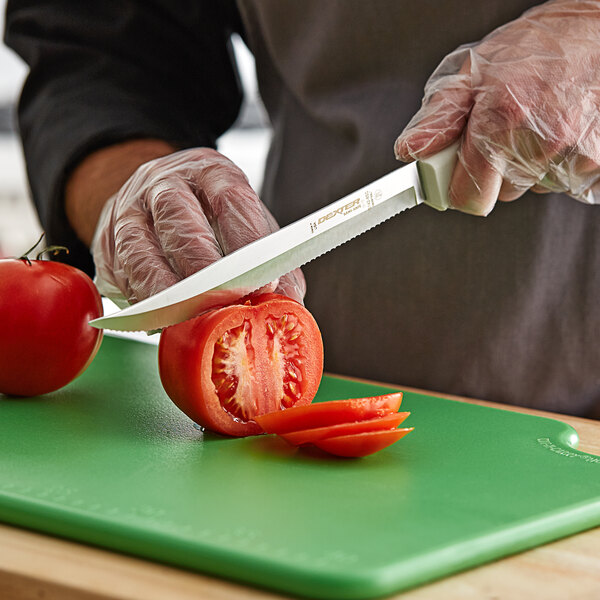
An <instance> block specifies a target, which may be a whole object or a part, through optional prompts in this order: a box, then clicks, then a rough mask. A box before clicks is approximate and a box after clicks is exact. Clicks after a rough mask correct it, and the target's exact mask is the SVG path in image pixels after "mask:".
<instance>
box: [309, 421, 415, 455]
mask: <svg viewBox="0 0 600 600" xmlns="http://www.w3.org/2000/svg"><path fill="white" fill-rule="evenodd" d="M413 429H414V427H408V428H406V429H388V430H384V431H368V432H366V433H356V434H353V435H342V436H338V437H330V438H326V439H324V440H318V441H316V442H314V444H315V446H316V447H317V448H320V449H321V450H324V451H325V452H329V454H335V455H336V456H343V457H346V458H359V457H361V456H369V455H370V454H375V452H379V451H380V450H383V449H384V448H387V447H388V446H391V445H392V444H394V443H396V442H397V441H398V440H400V439H402V438H403V437H404V436H405V435H406V434H407V433H410V432H411V431H412V430H413Z"/></svg>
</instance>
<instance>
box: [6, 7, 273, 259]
mask: <svg viewBox="0 0 600 600" xmlns="http://www.w3.org/2000/svg"><path fill="white" fill-rule="evenodd" d="M5 5H6V0H0V30H1V31H2V32H4V11H5ZM232 42H233V47H234V51H235V55H236V60H237V63H238V67H239V70H240V75H241V79H242V83H243V85H244V103H243V106H242V110H241V113H240V116H239V118H238V120H237V122H236V123H235V124H234V126H233V128H232V129H230V130H229V131H228V132H227V133H226V134H225V135H223V136H222V137H221V138H220V139H219V140H218V149H219V150H220V151H221V152H222V153H223V154H225V155H226V156H228V157H229V158H230V159H231V160H233V161H234V162H235V163H236V164H237V165H238V166H239V167H240V168H241V169H242V170H243V171H244V172H245V173H246V175H247V176H248V179H249V180H250V183H251V184H252V186H253V187H254V189H255V190H257V191H259V190H260V186H261V183H262V173H263V167H264V161H265V158H266V154H267V150H268V145H269V140H270V130H269V127H268V120H267V118H266V114H265V111H264V108H263V105H262V103H261V101H260V97H259V95H258V89H257V84H256V73H255V69H254V59H253V57H252V54H251V53H250V52H249V51H248V49H247V48H246V46H245V45H244V43H243V42H242V40H241V39H240V38H239V37H237V36H236V37H234V38H233V39H232ZM26 76H27V67H26V65H25V64H24V63H23V61H22V60H21V59H20V58H19V57H18V56H17V55H16V54H15V53H14V52H13V51H12V50H10V49H9V48H7V47H6V46H5V45H3V44H0V257H3V256H14V255H20V254H22V253H23V252H25V251H26V250H27V249H28V248H30V247H31V246H33V244H34V243H35V241H36V240H37V238H38V237H39V236H40V234H41V227H40V224H39V222H38V219H37V215H36V213H35V209H34V208H33V205H32V203H31V199H30V195H29V189H28V183H27V177H26V173H25V165H24V161H23V155H22V150H21V144H20V141H19V138H18V135H17V131H16V105H17V102H18V98H19V94H20V91H21V87H22V85H23V81H24V80H25V77H26Z"/></svg>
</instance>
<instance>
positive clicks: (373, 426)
mask: <svg viewBox="0 0 600 600" xmlns="http://www.w3.org/2000/svg"><path fill="white" fill-rule="evenodd" d="M314 406H316V404H315V405H314ZM408 415H410V413H408V412H397V413H394V414H391V415H387V416H386V417H379V418H378V419H367V420H366V421H353V422H350V423H340V424H338V425H329V426H327V427H316V428H314V429H301V430H300V431H290V432H289V433H281V434H279V435H280V436H281V437H282V438H283V439H284V440H286V441H288V442H290V444H293V445H294V446H300V445H302V444H311V443H312V444H314V443H316V442H318V441H319V440H324V439H326V438H330V437H337V436H340V435H351V434H355V433H365V432H367V431H380V430H383V429H395V428H396V427H398V425H400V423H402V421H404V419H406V417H408Z"/></svg>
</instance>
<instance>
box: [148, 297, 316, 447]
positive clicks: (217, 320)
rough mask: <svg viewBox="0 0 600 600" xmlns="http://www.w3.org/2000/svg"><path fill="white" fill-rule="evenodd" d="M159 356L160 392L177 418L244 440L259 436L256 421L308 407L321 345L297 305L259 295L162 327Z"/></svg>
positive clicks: (313, 326)
mask: <svg viewBox="0 0 600 600" xmlns="http://www.w3.org/2000/svg"><path fill="white" fill-rule="evenodd" d="M158 359H159V373H160V378H161V382H162V384H163V387H164V388H165V391H166V392H167V394H168V395H169V397H170V398H171V400H172V401H173V402H174V403H175V404H176V405H177V406H178V407H179V408H180V409H181V410H182V411H183V412H184V413H186V414H187V415H188V416H189V417H190V418H192V419H193V420H194V421H196V422H197V423H198V424H199V425H202V426H204V427H207V428H209V429H212V430H213V431H217V432H220V433H224V434H228V435H235V436H244V435H253V434H258V433H261V432H262V429H261V427H260V426H259V425H258V424H257V423H256V422H255V421H254V419H255V417H257V416H259V415H261V414H264V413H267V412H272V411H281V410H282V409H288V408H290V407H293V406H296V405H305V404H310V402H312V399H313V398H314V396H315V394H316V393H317V389H318V387H319V383H320V381H321V375H322V373H323V342H322V340H321V334H320V332H319V328H318V326H317V323H316V321H315V320H314V318H313V317H312V315H311V314H310V313H309V312H308V310H306V308H304V306H302V305H301V304H299V303H298V302H295V301H294V300H291V299H290V298H287V297H286V296H281V295H278V294H262V295H259V296H256V297H251V298H250V299H248V300H247V301H246V302H244V303H243V304H235V305H231V306H226V307H224V308H220V309H217V310H213V311H210V312H208V313H205V314H203V315H200V316H199V317H196V318H195V319H191V320H189V321H185V322H183V323H180V324H178V325H174V326H172V327H167V328H166V329H164V330H163V332H162V334H161V339H160V344H159V352H158Z"/></svg>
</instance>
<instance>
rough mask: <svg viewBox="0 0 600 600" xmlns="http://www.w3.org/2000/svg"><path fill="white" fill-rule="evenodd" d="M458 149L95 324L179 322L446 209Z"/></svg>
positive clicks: (147, 326) (121, 327) (399, 172)
mask: <svg viewBox="0 0 600 600" xmlns="http://www.w3.org/2000/svg"><path fill="white" fill-rule="evenodd" d="M457 151H458V142H457V143H455V144H453V145H452V146H450V147H448V148H446V149H444V150H442V151H441V152H440V153H438V154H436V155H435V156H433V157H431V158H429V159H425V160H421V161H417V162H414V163H410V164H408V165H405V166H404V167H400V168H399V169H396V170H395V171H392V172H391V173H388V174H387V175H384V176H383V177H381V178H380V179H377V180H376V181H374V182H372V183H370V184H368V185H366V186H364V187H362V188H360V189H359V190H357V191H355V192H353V193H351V194H348V195H347V196H344V197H343V198H341V199H339V200H336V201H335V202H333V203H332V204H329V205H328V206H325V207H323V208H321V209H319V210H317V211H315V212H314V213H312V214H310V215H308V216H306V217H303V218H301V219H299V220H298V221H296V222H295V223H291V224H290V225H287V226H285V227H282V228H281V229H279V230H278V231H275V232H274V233H271V234H269V235H267V236H265V237H263V238H260V239H258V240H256V241H254V242H251V243H250V244H248V245H246V246H243V247H242V248H240V249H238V250H236V251H235V252H232V253H231V254H228V255H227V256H225V257H223V258H221V259H219V260H218V261H216V262H214V263H212V264H210V265H209V266H207V267H205V268H204V269H202V270H201V271H198V272H197V273H195V274H194V275H191V276H190V277H187V278H186V279H183V280H182V281H179V282H178V283H176V284H174V285H172V286H171V287H169V288H167V289H165V290H163V291H161V292H159V293H158V294H155V295H154V296H151V297H150V298H147V299H145V300H142V301H141V302H138V303H137V304H133V305H132V306H129V307H127V308H125V309H123V310H121V311H120V312H117V313H113V314H111V315H107V316H105V317H101V318H99V319H94V320H93V321H90V324H91V325H93V326H94V327H98V328H103V329H114V330H118V331H150V330H157V329H161V328H163V327H167V326H169V325H175V324H176V323H181V322H182V321H186V320H187V319H191V318H192V317H194V316H196V315H198V314H200V313H202V312H205V311H207V310H209V309H211V308H215V307H217V306H222V305H223V304H228V303H231V302H234V301H235V300H237V299H239V298H242V297H243V296H246V295H247V294H249V293H251V292H253V291H255V290H257V289H259V288H261V287H262V286H264V285H266V284H268V283H270V282H271V281H274V280H275V279H277V278H278V277H281V276H282V275H285V274H286V273H289V272H290V271H293V270H294V269H295V268H297V267H300V266H302V265H303V264H306V263H307V262H310V261H311V260H314V259H315V258H317V257H318V256H320V255H322V254H324V253H326V252H329V251H330V250H332V249H333V248H336V247H337V246H339V245H341V244H343V243H344V242H347V241H348V240H351V239H352V238H354V237H356V236H358V235H360V234H362V233H364V232H365V231H367V230H369V229H371V228H372V227H375V226H376V225H379V224H380V223H383V221H386V220H387V219H389V218H391V217H393V216H394V215H397V214H398V213H400V212H402V211H404V210H406V209H408V208H412V207H414V206H417V205H419V204H422V203H425V204H428V205H429V206H432V207H433V208H436V209H437V210H446V209H447V208H448V194H447V192H448V187H449V184H450V177H451V175H452V171H453V170H454V166H455V164H456V158H457Z"/></svg>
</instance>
